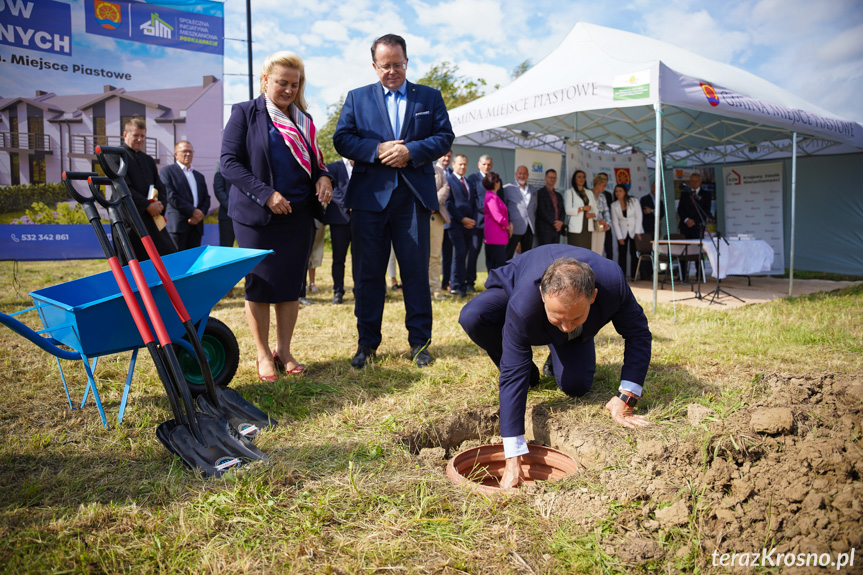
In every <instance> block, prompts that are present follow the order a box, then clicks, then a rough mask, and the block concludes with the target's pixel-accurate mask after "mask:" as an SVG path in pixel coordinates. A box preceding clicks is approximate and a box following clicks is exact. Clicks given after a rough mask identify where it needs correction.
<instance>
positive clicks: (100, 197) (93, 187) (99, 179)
mask: <svg viewBox="0 0 863 575" xmlns="http://www.w3.org/2000/svg"><path fill="white" fill-rule="evenodd" d="M87 183H88V184H90V191H91V192H92V193H93V198H94V199H95V200H96V201H97V202H99V205H100V206H102V207H103V208H118V207H120V206H121V205H122V203H123V202H122V198H119V197H117V198H115V199H113V200H109V199H108V197H107V196H106V195H105V194H104V193H102V190H101V189H100V187H101V186H113V185H114V183H113V181H112V180H111V178H106V177H105V176H98V175H96V174H93V175H92V176H90V177H89V178H87ZM115 195H116V194H115Z"/></svg>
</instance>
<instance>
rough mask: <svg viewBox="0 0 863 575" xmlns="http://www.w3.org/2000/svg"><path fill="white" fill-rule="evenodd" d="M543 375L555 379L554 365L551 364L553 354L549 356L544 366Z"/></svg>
mask: <svg viewBox="0 0 863 575" xmlns="http://www.w3.org/2000/svg"><path fill="white" fill-rule="evenodd" d="M542 374H543V375H545V376H547V377H554V365H553V364H552V363H551V354H548V359H546V360H545V363H544V364H543V365H542Z"/></svg>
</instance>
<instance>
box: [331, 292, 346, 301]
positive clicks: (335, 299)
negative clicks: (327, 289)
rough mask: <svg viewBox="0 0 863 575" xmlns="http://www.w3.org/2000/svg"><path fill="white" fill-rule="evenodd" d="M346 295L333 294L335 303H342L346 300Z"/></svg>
mask: <svg viewBox="0 0 863 575" xmlns="http://www.w3.org/2000/svg"><path fill="white" fill-rule="evenodd" d="M344 297H345V296H344V294H342V293H339V292H336V293H334V294H333V303H342V301H343V300H344Z"/></svg>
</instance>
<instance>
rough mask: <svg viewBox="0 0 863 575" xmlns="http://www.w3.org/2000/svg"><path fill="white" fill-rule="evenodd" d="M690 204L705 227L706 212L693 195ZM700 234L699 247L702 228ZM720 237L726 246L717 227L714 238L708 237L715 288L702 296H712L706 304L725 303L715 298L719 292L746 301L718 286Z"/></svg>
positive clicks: (723, 237)
mask: <svg viewBox="0 0 863 575" xmlns="http://www.w3.org/2000/svg"><path fill="white" fill-rule="evenodd" d="M692 204H693V205H694V206H695V210H696V211H697V212H698V214H699V217H700V218H701V220H702V222H704V223H703V226H704V228H706V227H707V214H706V213H705V211H704V208H702V207H701V206H700V205H699V203H698V201H697V200H696V199H695V196H692ZM701 236H702V240H701V241H702V243H701V244H699V249H700V248H701V245H703V242H704V239H703V238H704V230H702V232H701ZM720 239H721V240H722V241H723V242H725V245H726V246H727V245H729V243H728V240H727V239H726V238H725V236H723V235H722V232H720V231H719V228H718V227H717V228H716V239H715V240H714V239H713V236H711V238H710V242H711V244H713V247H714V248H715V249H716V269H715V270H713V275H715V276H716V289H714V290H713V291H711V292H708V293H707V294H705V295H704V297H705V298H706V297H707V296H712V297H711V298H710V301H709V302H708V305H710V304H713V303H718V304H720V305H725V304H724V303H723V302H721V301H719V300H718V299H717V298H719V297H721V296H720V295H719V294H725V295H727V296H729V297H733V298H734V299H736V300H738V301H740V302H743V303H746V302H745V301H743V300H742V299H740V298H739V297H737V296H736V295H734V294H731V293H728V292H727V291H725V290H724V289H722V288H720V287H719V282H720V281H721V280H720V279H719V254H720V251H719V248H720V246H721V245H722V244H721V243H720V241H719V240H720ZM696 271H697V270H696ZM706 280H707V278H705V281H706Z"/></svg>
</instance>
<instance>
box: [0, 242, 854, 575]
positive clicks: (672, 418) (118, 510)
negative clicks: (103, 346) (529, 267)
mask: <svg viewBox="0 0 863 575" xmlns="http://www.w3.org/2000/svg"><path fill="white" fill-rule="evenodd" d="M329 259H330V254H329V252H328V253H327V254H326V257H325V262H324V266H323V267H322V268H319V270H318V278H317V282H316V283H317V284H318V285H319V286H322V287H323V288H324V290H325V291H323V292H322V293H320V294H317V295H312V296H311V297H312V299H314V300H315V301H316V304H315V305H313V306H309V307H303V308H302V309H301V310H300V318H299V322H298V326H297V331H296V334H295V338H294V349H293V353H294V355H295V356H296V357H297V358H298V359H299V360H300V361H302V362H304V363H306V364H307V365H308V366H309V370H308V371H307V372H306V373H305V374H303V375H301V376H289V377H284V378H282V379H281V380H279V381H278V382H277V383H275V384H265V383H262V382H259V381H258V379H257V377H256V370H255V362H254V350H253V343H252V341H251V337H250V335H249V331H248V328H247V326H246V320H245V316H244V313H243V297H242V289H241V288H242V283H241V284H240V285H239V286H238V287H237V288H235V289H234V290H233V291H232V292H231V293H230V294H229V295H228V296H227V297H225V298H224V299H223V300H222V301H221V302H220V303H219V304H217V305H216V307H215V308H214V310H213V316H214V317H217V318H219V319H220V320H222V321H223V322H225V323H226V324H227V325H228V326H230V327H231V328H232V329H233V331H234V333H235V334H236V336H237V338H238V340H239V344H240V367H239V370H238V372H237V375H236V376H235V378H234V380H233V382H232V387H234V388H236V389H237V390H239V391H240V392H241V393H242V394H243V395H244V396H245V397H246V398H248V399H249V400H250V401H252V402H253V403H255V404H256V405H258V406H259V407H261V408H262V409H264V410H266V411H268V412H270V413H271V414H272V415H273V416H274V417H275V418H276V419H278V420H279V422H280V424H279V426H278V427H277V428H275V429H274V430H271V431H267V432H264V433H262V434H261V435H260V437H259V438H258V439H257V440H256V444H257V445H258V446H259V447H260V448H261V449H262V450H263V451H265V452H266V453H267V454H269V456H270V460H269V461H267V462H261V463H255V464H252V465H249V466H246V467H244V468H242V469H240V470H237V471H235V472H231V473H228V474H227V475H226V476H225V477H224V478H222V479H220V480H202V479H199V478H198V477H197V476H196V475H195V474H193V473H192V472H190V471H188V470H186V469H185V468H184V467H183V466H182V464H181V463H180V461H179V460H178V459H175V458H173V457H171V456H170V455H169V453H168V452H167V451H166V450H165V449H164V448H163V447H162V445H161V444H160V443H159V442H158V441H157V440H156V437H155V434H154V431H155V428H156V426H157V425H158V424H159V423H160V422H162V421H164V420H166V419H168V418H169V417H170V416H169V408H168V403H167V399H166V398H165V396H164V392H163V390H162V386H161V383H160V382H159V380H158V376H157V374H156V372H155V369H154V367H153V365H152V362H151V361H150V359H149V357H148V356H147V355H146V353H142V354H141V355H140V356H139V362H138V366H137V369H136V372H135V375H134V381H133V384H132V389H131V393H130V398H129V406H128V408H127V411H126V415H125V419H124V421H123V423H122V425H120V426H119V427H118V426H116V414H117V409H118V406H119V402H120V398H121V393H122V387H123V384H124V381H125V373H126V368H127V366H128V361H129V354H128V353H127V354H120V355H116V356H108V357H105V358H102V359H101V360H100V362H99V366H98V369H97V371H96V377H97V381H98V383H99V391H100V393H101V395H102V400H103V402H104V404H105V407H106V411H107V415H108V418H109V423H110V424H111V426H110V428H108V429H106V428H104V427H103V426H102V425H101V422H100V420H99V417H98V414H97V412H96V409H95V407H94V406H93V404H92V402H91V403H89V404H88V405H87V406H86V407H85V408H84V409H83V410H71V409H70V408H69V405H68V404H67V402H66V398H65V395H64V393H63V388H62V383H61V381H60V378H59V374H58V370H57V364H56V361H55V358H54V357H53V356H51V355H50V354H48V353H45V352H43V351H41V350H39V349H38V348H37V347H36V346H35V345H33V344H31V343H30V342H28V341H26V340H24V339H23V338H21V337H19V336H17V335H16V334H14V333H13V332H11V331H10V330H8V329H6V328H5V327H3V328H0V393H2V397H3V401H2V407H0V493H2V500H0V572H4V573H16V574H17V573H60V572H62V573H91V572H107V573H196V574H197V573H220V574H225V573H247V572H248V573H489V574H492V573H493V574H499V573H621V574H623V573H657V572H659V573H678V572H701V573H714V572H730V568H728V567H727V566H726V567H723V566H721V565H718V564H717V563H716V558H717V557H721V554H722V553H726V552H737V553H742V552H756V551H761V549H762V547H767V548H768V549H769V548H771V547H776V548H777V553H788V554H798V553H799V554H807V553H809V554H815V555H818V554H820V553H829V554H831V556H838V555H839V554H841V553H847V552H848V551H850V550H851V549H852V548H855V547H856V552H857V557H856V562H855V565H859V564H861V563H863V556H861V555H863V535H861V530H860V528H859V526H860V525H861V524H863V508H861V503H860V502H861V500H863V485H861V475H863V456H861V455H863V452H861V435H863V433H861V420H863V369H861V368H863V321H861V318H863V313H861V312H863V289H861V288H860V286H857V287H854V288H849V289H846V290H843V291H839V292H833V293H827V294H817V295H814V296H808V297H803V298H797V299H793V300H781V301H777V302H774V303H770V304H765V305H760V306H746V307H743V308H740V309H736V310H722V309H709V310H700V309H692V308H687V307H678V309H677V314H676V319H675V317H674V315H673V314H672V311H671V308H670V306H669V307H665V306H662V305H660V307H659V309H658V312H657V313H656V315H650V314H648V320H649V322H650V326H651V331H652V332H653V334H654V344H653V361H652V365H651V370H650V373H649V374H648V379H647V381H646V384H645V390H646V391H645V397H644V399H643V401H642V402H641V403H640V404H639V407H638V412H640V413H644V414H646V415H647V416H648V418H649V419H650V420H651V421H652V422H653V423H654V424H655V425H653V426H651V427H649V428H645V429H641V430H628V429H624V428H622V427H619V426H617V425H615V424H614V423H613V422H612V421H611V420H610V418H608V417H607V415H606V414H605V413H603V411H602V407H603V406H604V404H605V402H606V401H607V400H608V399H609V398H610V397H611V395H612V393H613V391H614V390H616V388H617V383H618V377H619V371H620V366H621V362H622V357H623V341H622V340H621V338H620V337H619V336H618V335H617V334H616V332H614V330H613V328H612V326H610V325H609V326H607V327H606V328H605V329H604V330H603V331H602V332H601V333H600V334H599V336H598V337H597V340H596V348H597V363H598V369H597V375H596V381H595V385H594V390H593V391H592V392H591V393H589V394H588V395H587V396H585V397H583V398H580V399H578V400H576V399H571V398H567V397H565V396H564V395H563V394H561V393H560V392H558V391H557V389H556V386H555V384H554V382H553V381H551V380H544V382H543V384H542V385H541V386H540V388H539V389H536V390H532V391H531V393H530V396H529V398H528V402H529V405H528V412H529V414H528V415H529V421H530V426H529V427H531V429H532V431H531V433H530V434H529V435H530V436H531V437H533V438H534V439H535V440H537V441H539V442H542V443H545V444H546V445H551V446H554V447H558V448H560V449H563V450H564V451H567V452H568V453H570V454H571V455H573V456H575V457H577V458H578V459H579V460H580V461H582V462H583V463H584V464H585V465H586V466H587V471H585V472H584V473H582V474H580V475H578V476H574V477H570V478H567V479H565V480H563V481H561V482H559V483H555V484H542V485H539V486H535V487H530V488H526V489H521V490H518V491H517V492H515V493H514V494H513V495H511V496H508V497H491V498H489V497H486V496H482V495H478V494H475V493H473V492H471V491H470V490H468V489H465V488H462V487H459V486H455V485H453V484H451V483H450V482H449V481H448V480H447V478H446V477H445V475H444V473H443V468H444V464H445V458H446V457H450V456H452V455H454V454H455V453H457V452H458V450H459V449H463V448H464V447H466V446H467V445H468V444H469V443H470V442H473V443H474V444H476V443H478V442H483V443H484V442H488V441H490V440H492V439H493V437H494V435H495V434H496V429H495V427H494V422H495V421H494V420H495V417H494V415H495V410H496V405H497V385H496V380H497V374H496V370H495V368H494V366H493V364H492V363H491V361H490V360H489V359H488V358H487V357H486V356H484V354H483V353H481V352H480V350H479V349H478V348H477V347H476V346H475V345H473V344H472V343H471V342H470V341H469V340H468V338H467V336H466V335H465V334H464V332H463V331H462V330H461V328H460V327H459V325H458V323H457V318H458V313H459V310H460V307H461V305H462V303H463V302H461V301H459V300H458V299H456V298H450V299H448V300H446V301H443V302H434V314H435V324H434V339H433V342H432V346H431V352H432V354H433V355H434V356H435V357H436V358H437V361H436V362H435V363H434V365H433V366H431V367H430V368H427V369H423V370H420V369H418V368H416V367H414V366H413V365H412V364H411V362H410V361H409V358H408V356H407V353H408V343H407V334H406V331H405V328H404V307H403V305H402V298H401V295H400V294H395V295H393V294H390V295H388V296H387V305H386V310H385V316H384V341H383V344H382V345H381V347H380V348H379V349H378V360H377V362H376V363H375V364H374V365H373V366H372V367H370V368H368V369H365V370H363V371H356V370H353V369H351V367H350V365H349V360H350V358H351V356H352V355H353V353H354V351H355V349H356V324H355V318H354V315H353V298H352V297H351V296H350V295H349V296H348V297H347V298H346V300H345V304H344V305H341V306H337V305H332V304H330V303H329V300H330V298H331V297H332V293H331V292H329V291H326V289H327V288H328V287H331V285H332V283H331V276H330V273H329V268H328V266H329ZM107 269H108V268H107V265H106V263H105V262H104V261H75V262H24V263H20V264H18V265H17V266H15V264H13V263H11V262H0V312H3V313H7V314H8V313H12V312H15V311H18V310H21V309H24V308H26V307H29V306H30V305H32V303H31V301H30V298H29V297H28V295H27V294H28V293H29V292H30V291H33V290H36V289H39V288H42V287H46V286H49V285H54V284H57V283H61V282H63V281H68V280H70V279H73V278H76V277H81V276H84V275H90V274H94V273H99V272H102V271H105V270H107ZM13 272H14V273H13ZM483 279H484V278H483ZM642 305H643V306H644V307H645V308H648V307H649V306H648V302H642ZM30 315H31V317H29V318H27V317H24V318H22V321H25V323H28V324H29V325H31V327H36V326H37V325H38V320H36V319H35V318H34V317H32V314H30ZM105 329H106V330H110V329H111V318H105ZM545 356H546V351H545V350H543V349H539V348H538V349H536V350H535V361H536V362H537V364H538V365H541V364H542V362H543V361H544V359H545ZM64 367H65V368H66V371H67V380H68V383H69V388H70V392H71V394H72V399H73V403H75V401H76V400H77V402H78V403H77V404H76V406H77V405H78V404H80V400H81V395H82V392H83V389H84V386H85V382H86V379H85V376H84V373H83V369H81V366H80V365H75V364H73V363H71V362H64ZM456 431H457V432H458V433H456ZM459 434H460V435H459ZM456 435H459V437H456ZM465 437H466V438H467V439H468V440H469V441H467V442H463V441H462V440H463V439H465ZM422 448H425V449H422ZM435 448H437V449H435ZM717 554H719V555H717ZM774 561H775V559H774ZM745 569H752V567H745ZM834 569H835V568H834ZM855 569H858V568H857V567H855V568H853V569H852V568H848V569H846V570H845V571H843V572H849V573H850V572H858V571H855ZM774 570H775V569H774ZM754 571H755V572H758V570H754ZM818 571H819V572H821V571H823V569H818ZM801 572H804V571H801Z"/></svg>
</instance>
